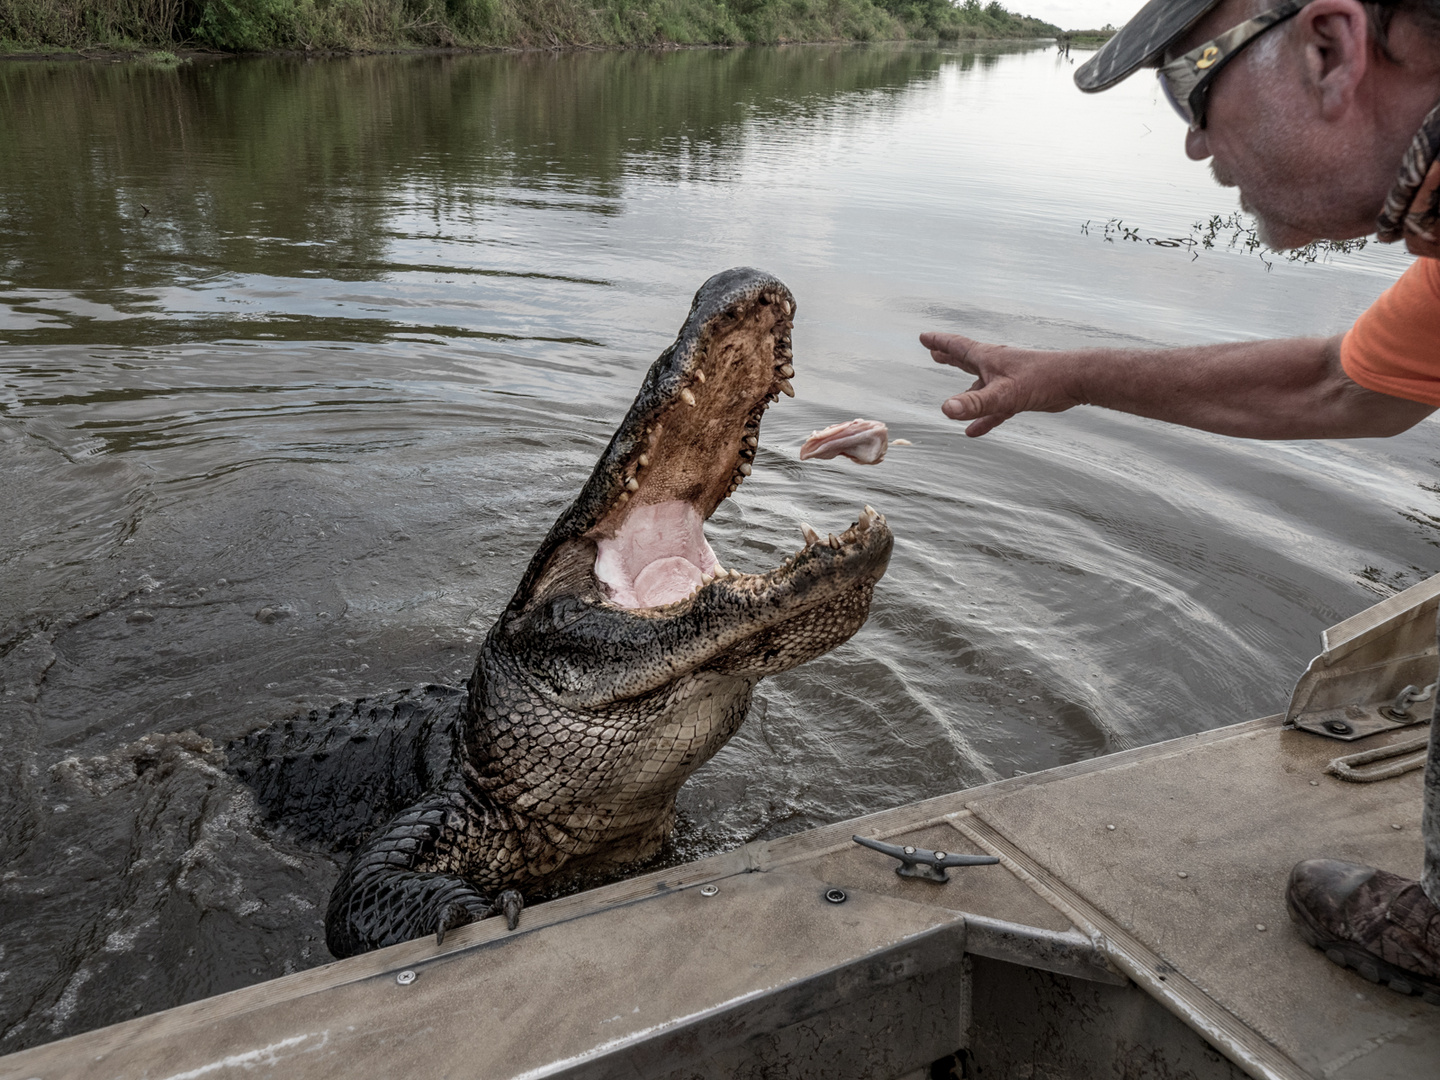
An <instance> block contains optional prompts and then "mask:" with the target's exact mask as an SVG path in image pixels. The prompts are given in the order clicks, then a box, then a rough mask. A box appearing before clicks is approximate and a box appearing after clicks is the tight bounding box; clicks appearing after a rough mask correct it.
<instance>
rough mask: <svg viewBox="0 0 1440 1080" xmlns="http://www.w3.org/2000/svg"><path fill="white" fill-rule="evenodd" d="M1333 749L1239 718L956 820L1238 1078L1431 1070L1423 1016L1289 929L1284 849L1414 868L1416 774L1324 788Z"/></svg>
mask: <svg viewBox="0 0 1440 1080" xmlns="http://www.w3.org/2000/svg"><path fill="white" fill-rule="evenodd" d="M1397 736H1403V733H1396V735H1392V736H1385V735H1382V736H1377V738H1378V739H1388V738H1395V737H1397ZM1333 752H1334V744H1333V743H1331V742H1328V741H1326V740H1321V739H1315V738H1313V737H1311V736H1310V735H1308V734H1306V733H1303V732H1297V731H1284V730H1281V729H1280V725H1279V723H1278V722H1275V723H1273V724H1270V725H1257V724H1246V725H1241V726H1239V727H1237V728H1235V729H1232V730H1231V731H1230V732H1228V733H1225V732H1222V733H1218V735H1217V736H1216V737H1214V738H1211V739H1209V740H1208V741H1203V742H1202V741H1191V740H1177V741H1176V742H1175V743H1171V744H1165V745H1162V746H1157V747H1151V748H1149V749H1148V750H1146V751H1142V752H1139V753H1137V754H1135V755H1133V756H1130V755H1127V756H1126V759H1124V760H1113V761H1111V762H1109V763H1108V767H1107V765H1106V763H1101V764H1100V765H1099V766H1098V767H1096V768H1094V769H1092V770H1090V771H1077V772H1074V773H1072V774H1070V775H1068V776H1059V777H1054V776H1052V777H1050V778H1047V780H1048V782H1041V783H1035V784H1032V785H1030V786H1029V787H1026V788H1015V789H1012V790H1011V791H1010V792H1008V793H1001V794H996V795H992V796H989V797H984V796H982V797H980V798H977V799H975V800H972V801H971V803H970V807H971V810H972V811H973V812H974V814H975V815H976V817H975V820H974V822H973V824H972V825H970V826H968V828H969V831H971V832H972V833H973V834H974V835H975V836H976V837H977V838H978V839H980V840H982V841H984V842H986V843H987V844H988V845H991V846H993V847H994V848H995V849H996V850H997V853H999V854H1001V855H1002V856H1004V857H1006V858H1007V860H1009V861H1010V862H1011V863H1012V865H1014V866H1016V867H1017V868H1019V869H1021V870H1023V871H1024V872H1025V873H1027V874H1028V875H1029V876H1031V878H1032V879H1033V881H1034V883H1035V884H1036V887H1037V888H1040V889H1041V890H1042V891H1044V892H1045V893H1048V894H1049V895H1050V896H1051V897H1052V899H1054V900H1055V901H1056V902H1057V903H1059V904H1060V905H1061V906H1062V907H1064V908H1067V909H1068V910H1069V912H1070V914H1071V916H1072V918H1074V919H1075V920H1077V922H1078V923H1079V925H1081V926H1082V928H1086V927H1088V928H1092V929H1095V930H1098V931H1100V932H1101V933H1103V934H1104V935H1105V936H1106V938H1107V939H1108V942H1109V949H1110V952H1111V955H1112V957H1113V958H1114V959H1115V961H1116V963H1117V964H1119V965H1120V966H1121V967H1122V968H1123V969H1124V970H1125V971H1126V973H1127V974H1129V975H1130V976H1131V977H1132V978H1133V979H1135V980H1136V981H1137V983H1139V984H1140V985H1141V986H1142V987H1144V988H1145V989H1146V990H1147V991H1148V992H1150V993H1151V994H1153V995H1154V996H1155V997H1156V998H1157V999H1159V1000H1161V1001H1164V1002H1167V1003H1168V1006H1169V1007H1170V1008H1171V1009H1172V1010H1173V1011H1175V1012H1176V1013H1177V1015H1180V1016H1181V1017H1182V1018H1183V1019H1185V1021H1186V1022H1187V1024H1189V1025H1190V1026H1191V1027H1193V1028H1194V1029H1195V1030H1197V1031H1200V1032H1201V1033H1202V1034H1203V1035H1204V1037H1205V1038H1206V1039H1207V1040H1209V1041H1211V1042H1212V1043H1213V1044H1214V1045H1216V1046H1217V1047H1219V1048H1221V1049H1223V1050H1225V1052H1226V1053H1227V1055H1229V1056H1230V1057H1231V1058H1232V1060H1236V1061H1237V1062H1239V1063H1241V1064H1243V1066H1244V1067H1245V1068H1246V1069H1247V1070H1248V1071H1250V1072H1251V1073H1252V1075H1256V1076H1277V1077H1279V1076H1302V1075H1307V1074H1308V1075H1316V1076H1319V1075H1324V1076H1357V1077H1361V1076H1363V1077H1368V1078H1371V1080H1382V1078H1388V1077H1393V1078H1395V1080H1401V1078H1411V1077H1418V1076H1424V1075H1426V1074H1427V1070H1429V1071H1430V1073H1432V1074H1433V1072H1434V1063H1435V1062H1436V1061H1440V1010H1437V1009H1435V1008H1434V1007H1432V1006H1429V1005H1425V1004H1423V1003H1421V1002H1419V1001H1418V1000H1416V999H1414V998H1406V997H1402V996H1400V995H1398V994H1394V993H1391V992H1390V991H1387V990H1383V989H1377V988H1375V987H1372V986H1371V985H1370V984H1369V983H1367V982H1365V981H1364V980H1363V979H1361V978H1360V977H1359V976H1357V975H1354V974H1353V973H1351V972H1348V971H1345V970H1343V969H1341V968H1339V967H1336V966H1335V965H1334V964H1331V963H1330V962H1329V961H1328V960H1326V959H1325V957H1324V956H1323V955H1322V954H1321V953H1320V952H1318V951H1317V950H1315V949H1312V948H1310V947H1309V946H1308V945H1306V944H1305V943H1304V942H1303V941H1301V940H1300V938H1299V937H1298V936H1297V935H1295V934H1294V933H1292V932H1291V930H1290V923H1289V919H1288V917H1287V915H1286V912H1285V905H1284V885H1285V881H1286V877H1287V875H1288V873H1289V871H1290V868H1291V866H1293V865H1294V864H1295V863H1296V862H1298V861H1300V860H1301V859H1305V858H1311V857H1318V856H1329V857H1333V858H1342V859H1348V860H1351V861H1357V862H1367V863H1370V864H1372V865H1378V866H1381V867H1383V868H1385V869H1388V870H1391V871H1393V872H1396V873H1400V874H1404V875H1406V876H1409V877H1418V875H1419V871H1420V863H1421V850H1422V848H1421V841H1420V834H1419V820H1420V786H1421V785H1420V776H1419V774H1417V773H1411V774H1408V775H1405V776H1401V777H1398V778H1396V779H1393V780H1390V781H1387V782H1385V783H1384V784H1363V785H1355V784H1346V783H1342V782H1341V781H1339V780H1337V779H1335V778H1333V777H1330V776H1327V775H1326V774H1325V771H1324V770H1325V766H1326V765H1327V763H1328V761H1329V759H1330V757H1331V756H1332V754H1333ZM1057 821H1063V822H1065V823H1066V827H1065V828H1064V829H1057V828H1056V822H1057ZM1112 825H1113V826H1114V828H1113V829H1111V828H1108V826H1112ZM1396 825H1399V826H1400V828H1398V829H1397V828H1394V827H1393V826H1396ZM1182 873H1183V874H1184V875H1185V876H1183V877H1182V876H1181V874H1182ZM1262 927H1263V929H1262Z"/></svg>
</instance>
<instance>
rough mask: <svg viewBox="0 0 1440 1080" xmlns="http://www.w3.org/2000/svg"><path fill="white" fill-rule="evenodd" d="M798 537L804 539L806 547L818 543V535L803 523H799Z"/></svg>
mask: <svg viewBox="0 0 1440 1080" xmlns="http://www.w3.org/2000/svg"><path fill="white" fill-rule="evenodd" d="M800 535H801V536H803V537H805V546H806V547H809V546H810V545H811V544H818V543H819V542H820V534H819V533H818V532H816V531H815V530H814V529H812V528H811V527H810V526H809V525H807V524H805V522H803V521H802V522H801V523H800Z"/></svg>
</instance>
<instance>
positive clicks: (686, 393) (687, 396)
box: [680, 386, 695, 407]
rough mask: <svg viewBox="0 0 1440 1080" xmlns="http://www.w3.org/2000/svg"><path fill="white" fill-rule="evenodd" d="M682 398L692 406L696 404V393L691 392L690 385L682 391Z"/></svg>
mask: <svg viewBox="0 0 1440 1080" xmlns="http://www.w3.org/2000/svg"><path fill="white" fill-rule="evenodd" d="M680 400H681V401H683V402H684V403H685V404H686V405H690V406H692V407H693V406H694V404H695V395H694V393H692V392H691V390H690V388H689V387H688V386H687V387H686V388H685V389H684V390H681V391H680Z"/></svg>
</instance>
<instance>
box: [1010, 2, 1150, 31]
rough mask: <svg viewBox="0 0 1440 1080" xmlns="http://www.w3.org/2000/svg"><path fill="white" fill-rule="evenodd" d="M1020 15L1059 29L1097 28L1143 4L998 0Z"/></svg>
mask: <svg viewBox="0 0 1440 1080" xmlns="http://www.w3.org/2000/svg"><path fill="white" fill-rule="evenodd" d="M1002 2H1003V3H1004V4H1005V6H1006V7H1007V8H1009V9H1010V10H1011V11H1014V12H1016V13H1017V14H1020V15H1031V16H1033V17H1035V18H1037V19H1044V20H1045V21H1046V22H1050V23H1054V24H1055V25H1056V26H1058V27H1060V28H1061V29H1062V30H1098V29H1099V28H1100V27H1102V26H1104V25H1105V24H1106V23H1114V24H1115V25H1116V26H1121V25H1123V24H1124V22H1125V20H1126V19H1128V18H1130V16H1131V15H1134V14H1135V12H1137V11H1139V10H1140V9H1141V8H1142V7H1144V6H1145V0H1119V2H1118V3H1117V2H1115V0H1002Z"/></svg>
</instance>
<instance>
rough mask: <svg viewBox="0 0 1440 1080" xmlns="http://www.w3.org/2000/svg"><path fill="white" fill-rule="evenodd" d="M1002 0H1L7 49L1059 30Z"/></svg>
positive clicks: (758, 39)
mask: <svg viewBox="0 0 1440 1080" xmlns="http://www.w3.org/2000/svg"><path fill="white" fill-rule="evenodd" d="M1058 32H1059V28H1058V27H1056V26H1052V25H1051V24H1049V23H1046V22H1043V21H1041V20H1039V19H1032V18H1028V17H1026V16H1023V15H1017V14H1014V13H1012V12H1010V11H1007V10H1006V9H1005V8H1004V7H1002V6H1001V5H1000V3H999V0H990V2H989V3H988V4H984V5H982V4H981V2H980V0H963V2H962V3H960V4H952V3H951V2H950V0H0V52H7V51H8V52H20V51H32V50H45V49H87V48H91V49H112V50H146V49H150V50H153V49H161V50H169V49H174V48H177V47H185V46H190V47H197V46H198V47H204V48H210V49H218V50H221V51H224V52H256V51H266V50H282V49H283V50H290V49H294V50H302V51H309V50H342V51H345V50H364V49H386V48H415V47H435V46H460V47H476V48H545V47H551V48H558V47H574V46H599V47H618V46H637V45H638V46H653V45H672V44H673V45H739V44H745V43H756V44H760V43H773V42H780V41H836V40H848V41H879V40H897V39H904V38H916V39H928V40H935V39H939V40H942V41H958V40H962V39H995V38H1031V37H1052V36H1054V35H1055V34H1057V33H1058Z"/></svg>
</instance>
